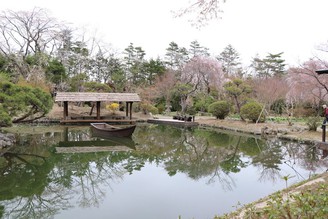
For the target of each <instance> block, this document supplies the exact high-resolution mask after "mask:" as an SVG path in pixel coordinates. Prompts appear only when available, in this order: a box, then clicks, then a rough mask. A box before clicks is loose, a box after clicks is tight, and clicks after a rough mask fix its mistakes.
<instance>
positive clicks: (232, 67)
mask: <svg viewBox="0 0 328 219" xmlns="http://www.w3.org/2000/svg"><path fill="white" fill-rule="evenodd" d="M217 59H218V60H219V61H220V62H221V64H222V69H223V72H224V73H225V74H227V75H229V76H237V75H240V74H241V72H242V68H241V60H240V56H239V53H238V52H237V50H236V49H235V48H233V47H232V45H231V44H229V45H228V46H226V47H225V48H224V49H223V51H222V52H221V53H220V55H219V56H218V57H217Z"/></svg>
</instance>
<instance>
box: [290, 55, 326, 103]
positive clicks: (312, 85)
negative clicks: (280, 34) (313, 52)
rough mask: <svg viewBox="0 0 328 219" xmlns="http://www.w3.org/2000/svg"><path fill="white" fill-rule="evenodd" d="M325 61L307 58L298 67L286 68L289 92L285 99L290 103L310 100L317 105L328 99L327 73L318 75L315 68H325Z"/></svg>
mask: <svg viewBox="0 0 328 219" xmlns="http://www.w3.org/2000/svg"><path fill="white" fill-rule="evenodd" d="M327 66H328V63H327V62H324V61H321V60H309V61H307V62H305V63H303V64H302V65H300V66H299V67H292V68H290V69H289V70H288V78H287V82H288V85H289V88H290V89H289V92H288V93H287V101H288V103H289V104H290V105H294V104H295V103H298V102H305V101H307V102H311V103H313V104H315V105H317V106H318V107H319V105H320V104H321V103H322V102H325V101H328V75H318V74H317V73H316V71H317V70H320V69H326V68H327Z"/></svg>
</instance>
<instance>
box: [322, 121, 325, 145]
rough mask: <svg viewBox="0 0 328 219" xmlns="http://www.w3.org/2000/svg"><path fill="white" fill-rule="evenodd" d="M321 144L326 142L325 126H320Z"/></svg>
mask: <svg viewBox="0 0 328 219" xmlns="http://www.w3.org/2000/svg"><path fill="white" fill-rule="evenodd" d="M322 142H326V124H323V125H322Z"/></svg>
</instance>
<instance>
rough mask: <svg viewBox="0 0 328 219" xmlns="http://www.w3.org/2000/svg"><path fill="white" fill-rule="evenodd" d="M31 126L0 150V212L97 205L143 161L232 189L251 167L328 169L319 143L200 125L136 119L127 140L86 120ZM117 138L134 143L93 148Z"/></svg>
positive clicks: (262, 170)
mask: <svg viewBox="0 0 328 219" xmlns="http://www.w3.org/2000/svg"><path fill="white" fill-rule="evenodd" d="M27 130H28V131H26V132H25V131H23V130H20V133H19V134H17V135H18V138H19V141H18V144H17V145H16V146H15V147H13V148H11V149H10V150H8V151H6V152H5V153H4V154H3V156H2V157H0V212H1V213H0V216H2V217H3V218H48V217H49V218H51V217H53V216H55V215H58V214H60V213H61V212H65V211H69V210H70V209H72V208H76V207H77V206H78V207H80V208H90V207H98V208H99V207H100V206H101V205H102V203H103V202H104V201H105V200H107V199H110V198H111V197H110V194H108V193H110V191H112V190H113V189H111V188H112V186H113V185H117V184H120V183H122V182H123V181H124V178H126V177H127V176H129V175H133V174H135V173H137V172H142V171H143V168H145V165H146V164H155V165H158V166H161V167H163V169H165V171H166V174H168V175H169V176H170V177H171V178H174V177H175V176H177V175H181V174H183V175H185V176H187V177H188V179H189V180H191V181H194V182H199V183H201V182H202V181H205V183H207V184H211V185H219V186H220V187H221V188H222V189H223V190H224V191H233V190H234V188H236V184H237V183H236V182H235V179H234V177H236V176H237V175H238V176H240V175H241V174H240V173H241V172H242V170H245V169H247V168H255V169H257V171H258V175H257V177H258V181H259V182H261V183H263V182H264V183H265V182H276V181H279V180H281V177H282V176H283V175H284V174H286V170H288V171H291V172H292V173H293V175H294V176H297V178H298V179H300V180H303V179H307V178H308V177H309V176H310V175H311V174H314V173H316V172H320V171H322V169H327V160H326V159H321V157H322V151H321V150H318V149H317V148H316V147H314V146H313V145H307V144H302V143H299V142H288V141H281V140H278V139H268V140H262V139H259V138H257V137H254V136H247V135H232V134H231V133H225V132H217V131H214V130H205V129H199V128H195V129H180V128H175V127H171V126H161V125H146V124H145V125H139V126H138V127H137V128H136V130H135V132H134V135H133V137H132V139H128V140H126V141H123V142H122V141H120V139H115V140H113V139H100V138H97V137H94V136H92V135H91V132H90V129H89V127H77V126H73V127H67V126H66V127H61V126H59V127H40V128H38V127H34V128H33V130H32V133H29V131H31V129H30V128H27ZM115 146H125V147H127V148H129V149H130V150H107V151H104V150H95V148H97V147H98V148H105V147H107V148H111V149H113V148H114V147H115ZM63 147H64V148H72V147H75V148H85V147H88V148H90V147H94V148H93V149H94V150H89V151H85V150H84V151H83V152H84V153H80V152H81V150H77V151H76V150H75V151H74V153H72V151H71V152H66V153H58V151H57V150H56V148H63ZM85 152H87V153H85ZM304 170H306V171H304ZM232 176H234V177H232ZM240 177H241V178H242V177H247V176H240ZM153 180H156V179H153ZM163 183H165V182H163ZM255 186H256V185H255ZM108 188H110V189H109V190H108ZM190 192H192V191H190ZM205 195H206V194H205ZM240 195H242V194H240ZM263 196H264V195H263ZM218 208H219V207H218ZM228 210H229V209H227V211H228ZM189 211H190V210H189ZM213 211H214V212H216V211H215V209H213ZM214 214H215V213H213V216H214ZM177 215H178V213H177V214H176V216H177ZM144 218H147V217H146V216H145V217H144Z"/></svg>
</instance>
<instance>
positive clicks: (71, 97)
mask: <svg viewBox="0 0 328 219" xmlns="http://www.w3.org/2000/svg"><path fill="white" fill-rule="evenodd" d="M62 101H68V102H80V101H91V102H95V101H108V102H140V101H141V100H140V97H139V95H138V94H137V93H92V92H58V93H57V94H56V98H55V102H62Z"/></svg>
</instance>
